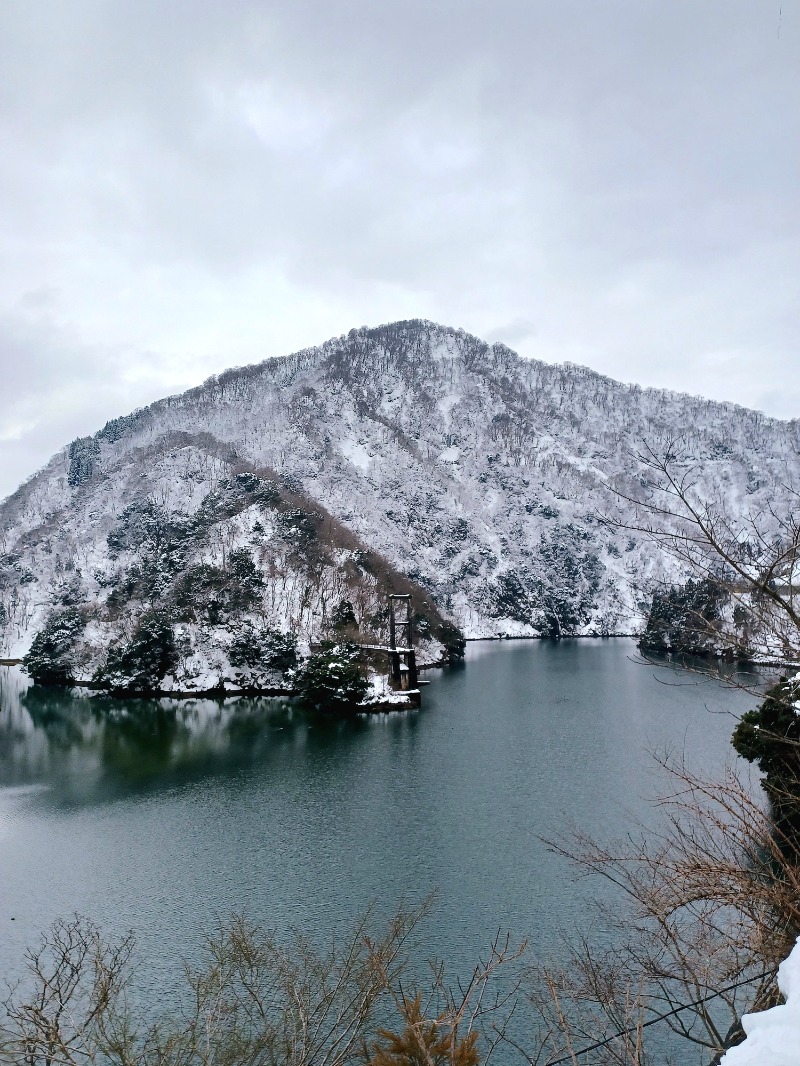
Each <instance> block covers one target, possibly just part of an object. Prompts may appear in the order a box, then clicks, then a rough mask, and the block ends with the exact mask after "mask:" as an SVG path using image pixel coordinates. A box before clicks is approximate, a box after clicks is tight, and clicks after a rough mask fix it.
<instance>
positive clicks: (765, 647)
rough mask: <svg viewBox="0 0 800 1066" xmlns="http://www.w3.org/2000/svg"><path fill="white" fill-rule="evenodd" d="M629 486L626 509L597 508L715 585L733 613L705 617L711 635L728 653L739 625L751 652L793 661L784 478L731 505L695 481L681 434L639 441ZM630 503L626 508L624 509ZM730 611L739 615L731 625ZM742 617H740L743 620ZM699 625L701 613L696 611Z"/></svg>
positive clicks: (791, 498)
mask: <svg viewBox="0 0 800 1066" xmlns="http://www.w3.org/2000/svg"><path fill="white" fill-rule="evenodd" d="M634 458H635V461H636V462H637V463H638V467H639V478H638V481H636V482H634V484H635V486H636V488H635V490H634V489H628V490H625V489H622V488H617V489H616V494H617V497H618V498H619V499H620V500H621V501H624V503H625V504H627V505H628V508H627V509H626V510H627V513H626V514H625V515H622V514H621V513H618V514H616V515H613V514H612V515H606V516H603V517H604V520H605V521H606V522H608V523H609V524H611V525H613V526H615V527H617V528H619V529H625V530H629V531H631V532H636V533H638V534H640V535H644V536H646V537H647V538H648V539H649V540H651V541H652V542H653V544H654V545H656V546H657V547H658V549H659V550H660V551H663V552H665V553H666V554H668V555H670V556H672V557H673V558H674V559H676V560H677V561H678V562H679V563H680V564H681V566H682V568H683V569H684V571H685V573H686V575H687V577H694V578H698V577H699V578H704V579H707V580H709V581H711V582H712V583H714V584H715V585H717V586H718V587H719V588H720V589H721V590H722V591H723V592H724V593H725V595H726V597H728V598H729V600H730V601H731V603H732V604H733V606H734V608H735V607H737V606H738V607H739V608H740V612H741V613H740V614H738V615H737V614H736V612H735V611H734V612H731V614H730V615H729V617H728V618H727V619H725V620H715V621H714V623H712V626H711V631H710V635H711V636H713V638H714V640H715V641H716V642H717V644H718V645H719V646H720V647H721V648H723V649H728V650H729V651H731V652H732V653H738V652H740V651H741V650H742V645H743V634H742V632H741V626H744V625H745V624H746V628H747V634H746V639H745V643H746V645H747V648H746V650H747V652H748V653H749V655H750V656H751V657H755V658H762V659H769V660H772V661H774V660H775V659H776V657H777V658H784V659H786V660H788V661H790V662H794V661H800V491H798V488H797V486H795V485H793V484H791V483H790V482H789V481H786V482H785V483H783V484H781V485H779V486H778V490H777V492H776V493H775V494H773V496H772V498H771V499H770V500H768V501H766V502H764V501H763V497H758V499H759V500H760V501H761V502H760V503H759V504H758V505H757V506H756V507H755V508H750V507H747V506H745V507H744V508H743V510H742V511H741V512H739V513H736V514H734V513H732V511H731V507H730V504H729V503H728V502H726V501H727V497H725V496H723V494H722V493H721V492H715V493H712V494H711V496H710V497H709V496H708V495H707V494H706V493H705V492H704V491H703V490H702V488H701V482H704V481H707V479H704V478H703V477H702V470H701V469H700V468H699V467H698V466H697V465H696V464H694V463H693V462H691V461H690V460H688V459H687V458H686V457H685V456H684V455H683V454H682V450H681V442H680V440H677V439H676V440H669V441H667V442H666V443H664V444H663V445H662V446H661V447H659V448H656V447H655V446H653V445H649V444H645V445H644V446H643V449H642V451H641V452H640V453H638V454H637V455H636V456H635V457H634ZM630 506H632V507H633V515H632V517H631V515H630ZM737 617H740V618H741V619H742V623H741V626H740V625H737ZM745 620H746V623H745ZM696 622H697V624H698V626H699V627H701V628H702V627H703V626H704V625H705V626H707V625H708V624H709V623H708V619H705V618H704V617H703V616H702V615H700V614H698V615H697V616H696Z"/></svg>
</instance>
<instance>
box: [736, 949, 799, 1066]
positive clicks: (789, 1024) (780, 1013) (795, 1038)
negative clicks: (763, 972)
mask: <svg viewBox="0 0 800 1066" xmlns="http://www.w3.org/2000/svg"><path fill="white" fill-rule="evenodd" d="M778 987H779V988H780V990H781V992H782V993H783V997H784V999H785V1000H786V1002H785V1003H782V1004H781V1005H780V1006H777V1007H771V1008H770V1009H769V1010H764V1011H759V1012H758V1013H756V1014H745V1016H744V1017H743V1018H742V1027H743V1028H744V1031H745V1033H746V1034H747V1038H746V1040H745V1041H744V1043H742V1044H739V1046H738V1047H735V1048H731V1049H730V1051H726V1052H725V1054H724V1055H723V1056H722V1059H721V1062H720V1066H800V939H798V942H797V943H796V944H795V946H794V949H793V950H792V952H791V954H790V955H789V958H788V959H786V960H785V961H784V962H782V963H781V965H780V967H779V968H778Z"/></svg>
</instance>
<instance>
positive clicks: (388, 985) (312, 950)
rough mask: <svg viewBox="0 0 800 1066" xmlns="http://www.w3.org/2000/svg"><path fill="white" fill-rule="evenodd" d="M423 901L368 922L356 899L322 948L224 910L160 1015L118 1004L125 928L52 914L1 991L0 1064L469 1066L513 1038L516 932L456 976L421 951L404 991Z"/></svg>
mask: <svg viewBox="0 0 800 1066" xmlns="http://www.w3.org/2000/svg"><path fill="white" fill-rule="evenodd" d="M431 903H432V897H429V898H428V899H427V900H425V901H423V903H422V904H420V905H419V906H417V907H411V908H409V907H404V906H401V907H400V908H399V909H398V911H397V913H396V914H395V915H394V917H393V918H391V919H390V920H389V922H388V923H387V924H386V925H385V926H383V927H382V928H381V930H380V932H379V933H378V934H377V935H376V934H374V933H373V932H371V927H372V925H373V915H372V914H371V913H370V912H367V913H365V914H364V915H362V917H361V918H360V919H359V920H358V921H357V922H356V923H355V925H354V926H353V927H352V928H351V929H350V931H349V932H348V933H347V934H346V935H345V936H344V937H341V938H339V939H334V940H333V941H332V942H331V944H330V946H329V947H328V948H327V949H326V950H322V951H320V950H318V949H317V948H316V947H314V945H313V944H312V943H311V942H310V941H309V940H308V938H306V937H305V936H302V935H300V934H296V935H294V936H293V937H290V938H288V939H287V940H286V941H284V942H282V941H279V940H278V939H277V938H276V937H275V936H274V935H273V934H271V933H269V932H267V931H265V930H263V929H261V928H260V927H258V926H257V925H254V924H253V923H251V922H249V921H247V920H246V919H245V918H243V917H241V916H235V917H233V918H232V919H230V920H229V921H228V922H225V923H223V924H221V925H220V926H219V927H218V928H217V929H216V930H215V932H214V934H213V935H211V936H209V937H208V938H207V940H206V944H205V959H204V960H203V962H202V963H201V964H199V965H195V966H189V965H186V967H185V971H184V972H185V978H186V984H185V986H184V989H183V993H182V996H181V997H180V1006H179V1008H178V1009H176V1010H173V1011H172V1012H171V1013H170V1014H169V1015H167V1016H164V1017H153V1016H151V1015H148V1014H147V1012H146V1011H144V1010H143V1009H142V1008H141V1007H140V1008H139V1009H137V1010H133V1009H132V1008H131V1007H130V1006H129V1002H128V997H127V990H128V986H129V982H131V981H132V979H133V978H134V977H135V972H136V971H135V968H134V967H133V966H132V952H133V937H132V935H130V934H129V935H128V936H126V937H123V938H122V939H121V940H119V941H116V942H106V941H105V940H104V938H103V937H102V935H101V933H100V931H99V929H98V928H97V926H96V925H94V923H93V922H91V921H89V920H88V919H86V918H82V917H75V918H74V919H72V920H71V921H59V922H56V923H55V924H54V925H53V927H52V929H51V930H50V932H49V934H48V935H46V936H44V937H43V938H42V941H41V944H40V946H39V947H38V948H37V949H36V950H35V951H31V952H29V953H28V954H27V955H26V959H27V963H28V974H27V977H26V979H25V980H24V981H22V982H20V983H19V984H18V985H16V986H14V987H13V988H11V989H10V990H9V994H8V997H7V1000H6V1002H5V1004H4V1008H5V1009H4V1016H3V1018H2V1024H1V1025H0V1063H1V1064H3V1066H79V1064H86V1063H89V1064H94V1063H98V1064H99V1063H103V1064H108V1066H134V1064H135V1066H212V1064H213V1066H350V1064H356V1063H358V1064H359V1066H364V1064H365V1063H367V1062H374V1064H375V1066H379V1064H383V1066H388V1064H389V1063H390V1062H399V1061H401V1060H400V1059H398V1058H397V1055H398V1054H399V1052H400V1048H401V1047H407V1048H408V1047H411V1046H412V1045H413V1046H414V1047H416V1048H417V1051H418V1052H419V1054H418V1055H417V1057H416V1058H412V1059H410V1060H408V1061H409V1062H413V1063H417V1062H419V1066H477V1063H478V1062H479V1061H484V1062H485V1061H488V1059H489V1058H490V1057H491V1055H492V1052H493V1050H494V1048H495V1047H497V1046H498V1044H499V1043H501V1042H502V1041H504V1040H506V1041H507V1043H508V1045H509V1046H513V1041H512V1040H511V1039H510V1036H509V1035H508V1024H509V1021H510V1019H511V1017H512V1016H513V1014H514V1010H515V1007H516V1004H517V1002H518V991H519V987H520V981H521V973H520V971H519V969H517V970H516V971H515V975H514V977H513V978H512V979H511V980H509V981H503V982H498V975H499V973H500V971H501V970H505V969H507V968H508V967H509V965H510V964H513V963H515V962H517V961H518V960H519V959H520V958H521V956H522V954H523V952H524V950H525V945H524V944H521V945H519V946H517V947H514V946H512V944H511V941H510V938H509V937H507V936H506V937H500V936H499V935H498V937H496V938H495V940H494V942H493V943H492V945H491V948H490V950H489V953H488V956H487V957H486V959H485V960H481V961H479V962H478V964H477V965H476V966H475V968H474V971H473V973H472V976H471V978H470V980H469V981H468V982H467V983H466V984H465V985H461V984H459V983H458V982H456V984H455V986H452V987H451V986H450V985H448V983H447V982H446V980H445V967H444V965H443V964H441V963H436V962H431V964H430V973H429V976H428V979H427V980H426V981H423V982H422V983H421V984H420V985H419V987H417V988H415V990H414V992H412V993H411V994H410V995H409V994H408V992H407V990H405V989H404V987H403V981H402V977H403V974H404V972H405V968H406V965H407V945H408V940H409V937H410V936H411V935H412V933H414V931H415V929H416V928H417V926H418V924H419V922H420V920H421V919H422V917H423V916H424V915H425V914H426V913H427V912H428V910H429V909H430V906H431ZM412 986H413V980H411V981H409V982H408V988H409V989H410V988H411V987H412ZM381 1026H383V1028H381ZM395 1030H399V1032H398V1033H395ZM507 1038H508V1039H507ZM415 1054H416V1053H415Z"/></svg>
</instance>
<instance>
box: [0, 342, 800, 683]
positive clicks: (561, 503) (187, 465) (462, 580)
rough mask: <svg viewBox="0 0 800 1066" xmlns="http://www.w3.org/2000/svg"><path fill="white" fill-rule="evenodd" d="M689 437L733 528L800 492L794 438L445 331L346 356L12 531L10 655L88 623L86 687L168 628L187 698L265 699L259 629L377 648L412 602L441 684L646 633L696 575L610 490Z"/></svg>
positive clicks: (80, 486) (301, 362)
mask: <svg viewBox="0 0 800 1066" xmlns="http://www.w3.org/2000/svg"><path fill="white" fill-rule="evenodd" d="M676 436H680V437H682V438H683V447H684V450H685V451H686V452H687V462H688V463H691V464H693V465H695V466H697V467H698V468H699V470H700V475H699V476H700V485H701V488H702V487H703V486H704V485H705V486H707V490H708V492H709V493H711V492H712V491H713V492H722V493H723V494H724V495H726V496H727V497H728V499H729V500H730V501H732V502H734V503H735V504H736V505H737V506H739V507H744V506H747V507H751V508H759V507H761V506H763V505H764V504H765V503H766V502H767V501H768V500H769V498H770V494H771V493H772V492H773V491H774V489H775V486H776V485H778V484H780V483H781V481H782V480H783V479H785V477H786V474H787V471H789V472H791V473H792V474H794V475H796V474H797V473H798V472H799V470H800V428H799V427H798V423H797V422H790V423H785V422H780V421H776V420H774V419H769V418H766V417H765V416H763V415H761V414H759V413H757V412H754V411H749V410H746V409H744V408H740V407H736V406H734V405H731V404H720V403H713V402H711V401H707V400H702V399H698V398H695V397H691V396H685V395H677V394H674V393H670V392H663V391H657V390H649V389H641V388H639V387H638V386H635V385H630V386H629V385H622V384H619V383H617V382H615V381H612V380H610V379H608V378H604V377H602V376H600V375H598V374H595V373H593V372H592V371H589V370H587V369H585V368H583V367H576V366H570V365H567V366H552V365H548V364H545V363H541V362H537V361H533V360H524V359H520V358H519V357H518V356H517V355H515V354H514V353H513V352H511V351H510V350H509V349H508V348H506V347H504V346H503V345H497V344H495V345H487V344H485V343H483V342H482V341H480V340H478V339H477V338H475V337H472V336H469V335H468V334H465V333H464V332H463V331H459V330H454V329H449V328H445V327H442V326H438V325H435V324H433V323H430V322H422V321H410V322H398V323H394V324H392V325H387V326H381V327H378V328H376V329H359V330H352V331H351V332H350V333H349V334H348V335H347V336H345V337H340V338H337V339H334V340H331V341H328V342H327V343H326V344H323V345H322V346H320V347H318V348H312V349H308V350H306V351H302V352H298V353H296V354H294V355H290V356H287V357H285V358H281V359H271V360H267V361H266V362H264V363H261V364H259V365H257V366H251V367H245V368H241V369H233V370H229V371H226V372H225V373H224V374H221V375H219V377H215V378H211V379H209V380H208V381H207V382H206V383H205V384H204V385H203V386H201V387H199V388H196V389H192V390H190V391H189V392H187V393H184V394H183V395H182V396H175V397H169V398H167V399H165V400H161V401H159V402H157V403H155V404H153V405H151V406H150V407H148V408H146V409H144V410H140V411H136V412H134V413H133V414H131V415H128V416H127V417H125V418H119V419H115V420H113V421H111V422H109V423H107V424H106V425H105V426H104V427H103V429H101V430H100V431H99V432H97V433H96V434H95V435H94V436H93V437H86V438H82V439H79V440H76V441H73V442H72V444H70V445H69V446H68V447H67V448H65V449H64V450H63V451H61V452H59V453H58V454H57V455H56V456H54V457H53V459H52V460H51V461H50V462H49V463H48V465H47V466H46V467H45V469H44V470H42V471H41V472H40V473H38V474H37V475H36V476H35V477H33V478H32V479H31V480H30V481H28V482H27V483H26V484H24V485H23V486H22V487H21V488H20V489H19V490H18V491H17V492H16V493H15V494H14V495H13V496H11V497H9V499H8V500H6V501H5V502H4V503H3V504H2V505H0V552H1V553H2V555H1V556H0V634H1V637H0V654H2V655H5V656H13V655H19V654H21V653H22V652H24V651H26V650H27V649H28V648H29V647H30V645H31V642H32V640H33V638H34V636H35V634H36V633H37V632H40V631H41V630H42V628H43V626H45V624H46V623H48V620H50V623H51V624H56V623H53V622H52V618H53V611H54V610H55V611H56V615H58V612H59V611H61V609H62V608H69V609H70V610H71V611H72V614H71V615H70V617H71V618H72V622H71V623H70V622H69V621H67V623H65V624H66V625H67V629H70V626H71V627H72V630H75V632H74V633H72V632H71V631H70V632H71V635H68V636H65V638H64V639H65V640H68V641H72V644H71V647H72V648H73V652H72V653H71V654H73V656H74V658H75V661H76V662H77V664H78V666H77V669H78V671H79V672H80V674H81V676H82V677H89V676H91V675H92V674H93V673H94V672H95V671H96V670H98V669H99V668H103V664H104V663H106V665H107V657H108V653H109V649H117V652H116V654H117V660H119V656H120V655H122V653H123V651H124V649H125V648H126V647H130V646H131V643H132V642H134V643H135V640H136V639H138V637H137V633H138V629H137V627H138V626H140V622H141V619H142V618H143V617H145V618H146V617H148V616H149V615H151V614H152V613H153V612H154V611H155V612H157V613H158V614H159V617H161V618H162V619H163V620H165V624H166V625H168V626H169V627H171V632H172V634H173V636H174V639H175V642H176V647H177V648H178V649H179V650H178V652H175V653H174V655H177V656H178V660H179V662H178V665H175V664H174V663H173V666H174V672H175V676H176V678H177V677H180V678H182V679H183V681H182V682H181V684H188V683H190V682H191V683H192V684H195V685H199V684H200V682H201V681H207V680H208V679H209V678H210V677H212V676H217V677H218V676H232V675H233V674H235V673H236V671H237V669H238V676H240V677H243V676H245V674H246V675H247V676H248V677H250V678H251V680H252V678H253V677H256V676H258V677H261V678H262V680H263V677H265V676H266V674H265V673H264V671H263V670H262V672H261V674H259V670H258V669H257V668H252V669H254V670H255V674H253V673H252V671H251V673H250V674H247V670H250V669H251V668H249V667H239V668H237V667H236V666H235V664H234V663H232V662H231V655H230V653H231V647H232V645H233V643H234V642H235V641H237V640H239V641H240V643H241V640H242V639H244V638H242V636H241V631H242V627H244V631H245V635H246V636H247V637H248V638H249V636H250V635H251V634H252V633H253V632H255V634H256V637H254V638H253V639H256V643H257V641H258V640H259V639H262V638H263V640H266V641H267V644H268V643H269V641H268V639H267V638H268V635H269V633H273V634H274V633H282V634H286V633H287V632H289V631H291V632H292V633H294V634H296V636H297V637H298V638H299V640H300V642H301V645H302V644H303V643H304V642H305V643H307V642H308V641H311V640H317V639H319V638H320V637H324V636H326V635H330V634H331V633H334V632H336V631H338V630H337V629H336V627H337V625H338V626H339V629H340V630H341V629H342V627H343V626H344V627H345V628H346V627H347V626H349V627H350V631H351V632H352V633H355V632H356V631H358V632H360V633H361V634H362V635H363V634H372V635H379V634H380V632H381V627H382V626H383V624H384V616H383V614H382V610H383V601H384V597H385V593H386V591H387V589H389V588H399V587H400V586H401V585H402V586H403V588H407V589H408V590H410V591H412V593H413V594H414V595H415V599H416V602H417V603H418V605H419V608H420V611H421V612H423V613H424V614H425V617H424V618H421V619H420V621H421V632H422V635H423V637H424V638H425V640H426V642H427V646H426V651H425V654H426V655H427V656H428V657H429V658H435V657H437V656H440V655H442V654H444V646H445V645H446V644H447V643H448V642H452V641H454V640H455V639H456V637H454V636H453V630H452V628H450V627H449V623H453V624H454V625H455V626H457V627H459V628H460V629H461V630H463V632H464V633H465V634H466V635H467V636H468V637H477V636H485V635H496V634H501V633H505V634H516V635H535V634H554V635H558V634H569V633H598V634H611V633H620V632H631V631H634V630H639V629H641V628H642V626H643V622H644V616H645V615H646V613H647V608H648V607H649V603H650V599H651V595H652V590H653V588H654V587H655V585H656V584H657V583H658V582H660V581H663V580H670V579H672V578H675V579H677V578H680V577H683V576H684V575H681V574H680V573H679V572H678V570H677V569H676V566H675V564H674V563H673V562H671V561H670V560H666V559H664V558H662V557H660V556H658V555H657V554H655V553H654V552H653V550H652V548H651V546H650V545H649V544H646V543H644V542H641V541H639V540H638V539H637V538H636V537H635V536H628V535H627V534H621V533H618V532H614V531H613V530H611V529H609V528H608V527H607V526H605V525H604V524H603V523H602V521H600V520H598V516H602V515H604V514H608V513H609V512H611V511H613V510H615V509H617V510H618V509H619V507H620V501H619V499H618V497H616V496H615V495H614V493H613V491H612V490H613V487H615V486H619V487H622V488H623V489H624V490H625V491H627V492H629V493H631V492H632V493H634V494H635V493H636V492H639V491H646V486H643V485H642V484H641V483H639V481H638V478H639V474H638V471H637V466H636V463H635V460H634V455H635V453H636V452H637V450H639V449H640V447H641V443H642V442H643V441H644V440H647V441H649V442H650V443H652V444H654V445H656V446H658V443H659V442H660V441H665V440H667V439H669V438H673V437H676ZM343 605H344V606H343ZM347 605H349V606H350V607H351V608H352V618H351V617H350V613H349V611H348V607H347ZM337 612H338V613H337ZM337 619H338V621H337ZM264 634H267V636H264ZM245 643H246V641H245ZM237 647H238V645H237ZM265 647H266V645H265ZM120 649H121V650H120ZM237 655H238V653H237V652H235V651H234V659H236V658H237ZM265 655H267V657H268V653H267V652H265ZM277 657H278V658H280V656H279V655H278V656H277ZM245 658H246V656H245ZM251 658H252V656H251ZM123 659H124V656H123ZM112 660H113V655H112ZM117 660H114V661H117ZM171 669H172V668H171ZM267 673H268V671H267ZM170 676H172V675H170ZM175 684H176V685H177V684H178V681H177V680H176V681H175Z"/></svg>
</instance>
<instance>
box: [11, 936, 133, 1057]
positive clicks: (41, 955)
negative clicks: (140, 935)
mask: <svg viewBox="0 0 800 1066" xmlns="http://www.w3.org/2000/svg"><path fill="white" fill-rule="evenodd" d="M132 951H133V936H132V935H131V934H128V935H127V936H124V937H122V938H121V939H120V940H117V941H114V942H108V941H106V940H105V939H104V938H103V937H102V935H101V933H100V930H99V928H98V927H97V926H96V925H95V924H94V922H92V921H90V920H89V919H88V918H84V917H81V916H80V915H76V916H75V917H73V918H71V919H69V920H63V919H62V920H59V921H57V922H55V923H54V925H53V926H52V928H51V929H50V932H49V934H48V935H45V936H42V938H41V941H40V944H39V946H38V947H37V948H35V949H32V950H29V951H28V952H26V955H25V961H26V969H27V975H26V977H25V978H24V979H23V980H21V981H20V982H19V983H18V984H17V985H15V986H13V987H11V988H10V989H9V991H8V995H7V998H6V1000H5V1001H4V1003H3V1014H2V1016H1V1017H0V1062H3V1063H24V1064H25V1066H62V1064H65V1066H77V1064H78V1063H94V1062H100V1061H106V1060H107V1059H108V1058H111V1059H116V1061H118V1062H120V1063H125V1062H126V1061H127V1060H126V1055H125V1053H124V1051H123V1046H125V1045H127V1044H128V1042H129V1041H128V1037H129V1035H130V1034H129V1030H128V1013H127V1001H126V996H125V993H126V989H127V985H128V980H129V978H130V963H131V953H132ZM117 1052H119V1054H117Z"/></svg>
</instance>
